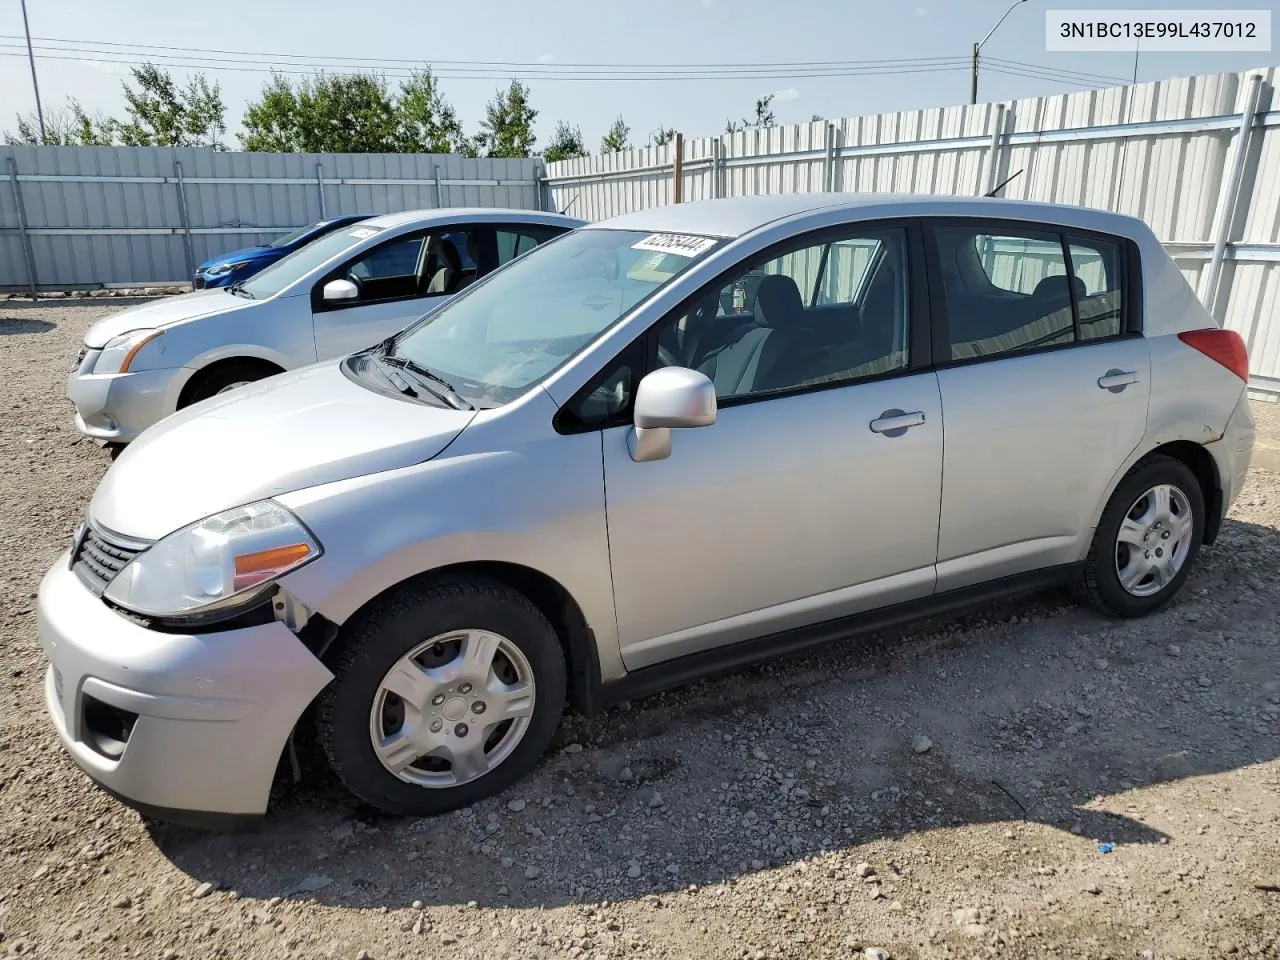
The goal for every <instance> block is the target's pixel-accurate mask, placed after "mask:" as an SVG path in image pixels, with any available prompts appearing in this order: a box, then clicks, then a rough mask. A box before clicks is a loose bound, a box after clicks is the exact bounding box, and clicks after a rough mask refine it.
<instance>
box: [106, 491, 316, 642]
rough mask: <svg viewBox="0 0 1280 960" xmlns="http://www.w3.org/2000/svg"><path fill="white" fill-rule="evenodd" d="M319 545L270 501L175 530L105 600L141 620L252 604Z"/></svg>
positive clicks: (134, 562) (109, 590) (140, 556)
mask: <svg viewBox="0 0 1280 960" xmlns="http://www.w3.org/2000/svg"><path fill="white" fill-rule="evenodd" d="M318 556H320V545H319V544H318V543H316V541H315V538H314V537H312V536H311V533H310V531H308V530H307V528H306V527H304V526H303V525H302V523H301V521H299V520H298V518H297V517H295V516H294V515H293V514H292V513H290V512H289V511H288V510H286V509H285V508H284V507H282V506H280V504H278V503H276V502H275V501H273V500H260V501H258V502H257V503H250V504H247V505H246V506H243V507H235V508H233V509H231V510H225V511H223V512H222V513H219V514H217V515H215V516H212V517H206V518H205V519H204V520H200V521H198V522H196V523H193V524H191V525H190V526H186V527H183V528H182V529H181V530H175V531H174V532H173V533H171V534H169V535H168V536H167V537H165V538H164V539H162V540H160V541H159V542H157V543H154V544H152V545H151V546H150V547H148V548H147V549H146V550H144V551H143V552H142V553H140V554H138V555H137V556H136V557H135V558H134V559H133V560H132V561H130V562H129V563H128V564H127V565H126V566H125V568H124V569H123V570H121V571H120V573H119V574H117V575H116V577H115V579H113V580H112V581H111V583H110V584H109V585H108V586H107V589H106V592H105V593H104V594H103V596H104V597H105V598H106V599H107V600H110V601H111V602H112V603H115V604H118V605H119V606H121V607H124V608H125V609H126V610H131V611H133V612H135V613H140V614H143V615H144V616H156V617H183V616H190V615H194V614H205V613H210V612H214V611H228V610H232V609H236V608H240V607H245V606H249V605H250V604H252V602H253V601H254V600H256V599H257V598H258V597H259V596H260V595H261V594H262V593H263V592H265V591H266V590H267V589H269V588H270V586H271V584H272V583H274V582H275V580H277V579H278V578H279V577H282V576H283V575H284V574H286V573H288V572H289V571H291V570H296V569H297V568H298V567H300V566H302V565H303V564H306V563H310V562H311V561H312V560H314V559H315V558H316V557H318Z"/></svg>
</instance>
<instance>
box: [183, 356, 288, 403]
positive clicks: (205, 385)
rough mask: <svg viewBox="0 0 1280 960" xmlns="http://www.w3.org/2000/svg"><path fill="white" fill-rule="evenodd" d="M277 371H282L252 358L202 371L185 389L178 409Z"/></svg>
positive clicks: (271, 374) (272, 374)
mask: <svg viewBox="0 0 1280 960" xmlns="http://www.w3.org/2000/svg"><path fill="white" fill-rule="evenodd" d="M277 373H280V370H279V368H277V367H275V366H271V365H268V364H266V363H255V362H254V361H252V360H237V361H235V362H233V363H227V364H225V365H223V366H220V367H214V368H213V369H212V370H206V371H202V372H201V373H197V374H196V375H195V378H194V380H193V381H192V382H191V384H190V386H188V387H187V389H186V390H184V391H183V397H182V402H181V403H180V404H178V409H179V410H180V409H182V408H183V407H189V406H191V404H193V403H199V402H200V401H201V400H208V399H209V398H210V397H212V396H214V395H216V394H219V393H222V392H223V391H224V390H231V389H234V388H235V387H238V386H241V385H243V384H246V383H253V382H254V381H255V380H264V379H266V378H267V377H270V376H274V375H275V374H277Z"/></svg>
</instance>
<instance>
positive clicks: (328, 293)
mask: <svg viewBox="0 0 1280 960" xmlns="http://www.w3.org/2000/svg"><path fill="white" fill-rule="evenodd" d="M321 296H322V297H323V298H324V299H325V300H355V299H356V298H357V297H359V296H360V291H359V290H357V289H356V285H355V284H354V283H352V282H351V281H350V280H330V281H329V282H328V283H326V284H325V285H324V290H323V291H322V292H321Z"/></svg>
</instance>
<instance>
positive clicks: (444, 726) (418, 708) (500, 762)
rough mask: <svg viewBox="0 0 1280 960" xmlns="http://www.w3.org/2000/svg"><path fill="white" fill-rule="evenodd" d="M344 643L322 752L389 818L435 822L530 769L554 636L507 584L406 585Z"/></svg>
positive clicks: (558, 669)
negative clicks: (437, 815)
mask: <svg viewBox="0 0 1280 960" xmlns="http://www.w3.org/2000/svg"><path fill="white" fill-rule="evenodd" d="M342 642H343V647H342V650H341V653H340V654H339V655H338V657H337V662H336V663H335V664H334V665H333V670H334V675H335V679H334V681H333V683H332V684H330V685H329V688H328V689H327V690H326V691H325V693H324V694H323V695H322V697H321V702H320V705H319V715H318V719H319V735H320V737H319V739H320V744H321V746H322V747H323V748H324V751H325V753H326V754H327V756H328V758H329V763H330V766H331V767H332V768H333V771H334V772H335V773H336V774H337V776H338V779H340V780H341V781H342V783H343V784H344V785H345V786H346V787H347V789H348V790H350V791H351V792H352V793H353V794H355V796H356V797H358V798H359V799H361V800H363V801H364V802H365V803H368V804H369V805H371V806H373V807H376V808H378V809H379V810H382V811H384V812H386V813H391V814H402V815H410V816H425V815H430V814H435V813H442V812H444V811H446V810H451V809H454V808H456V807H461V806H465V805H467V804H470V803H474V802H475V801H477V800H480V799H482V798H484V797H487V796H490V795H492V794H495V793H498V792H500V791H502V790H503V789H505V788H506V787H507V786H509V785H510V784H512V783H514V782H515V781H516V780H518V779H519V778H520V777H522V776H524V775H525V774H526V773H528V772H529V771H530V770H531V769H533V767H534V766H535V765H536V764H537V762H538V759H539V757H541V755H542V753H543V751H544V750H546V748H547V745H548V744H549V743H550V742H551V738H552V736H553V735H554V734H555V731H556V727H557V726H558V725H559V722H560V715H561V713H562V712H563V708H564V701H565V690H566V683H567V680H566V670H565V661H564V653H563V650H562V649H561V647H560V641H559V638H558V637H557V636H556V633H555V630H554V629H553V628H552V626H551V624H550V623H548V622H547V620H546V618H545V617H543V616H542V614H541V613H540V612H539V611H538V610H537V609H536V608H535V607H534V606H533V604H531V603H530V602H529V601H528V599H526V598H525V597H524V596H523V595H521V594H519V593H517V592H516V591H514V590H512V589H511V588H509V587H507V586H505V585H504V584H500V583H497V582H494V581H490V580H484V579H457V580H441V581H436V582H434V583H429V584H424V585H417V586H411V587H407V588H404V589H402V590H399V591H397V592H395V593H393V594H390V595H388V596H386V597H384V598H383V599H382V600H380V601H378V602H377V603H376V604H375V605H374V607H373V608H371V609H370V610H369V611H368V612H367V613H366V614H364V615H362V616H361V617H360V619H359V621H357V622H355V623H353V624H352V625H351V627H350V629H349V631H347V635H346V636H345V637H344V638H343V641H342Z"/></svg>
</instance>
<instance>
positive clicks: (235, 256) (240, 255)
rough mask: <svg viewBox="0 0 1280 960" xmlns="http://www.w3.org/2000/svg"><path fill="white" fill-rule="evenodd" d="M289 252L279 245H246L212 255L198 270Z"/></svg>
mask: <svg viewBox="0 0 1280 960" xmlns="http://www.w3.org/2000/svg"><path fill="white" fill-rule="evenodd" d="M284 253H288V251H287V250H281V249H280V248H279V247H245V248H244V249H243V250H232V251H231V252H230V253H224V254H221V255H220V256H216V257H210V258H209V259H208V260H206V261H205V262H204V263H202V264H200V266H198V267H196V269H197V270H208V269H210V268H212V267H216V266H218V265H219V264H222V263H235V262H236V261H238V260H256V259H258V258H259V257H265V256H275V255H276V254H284Z"/></svg>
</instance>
